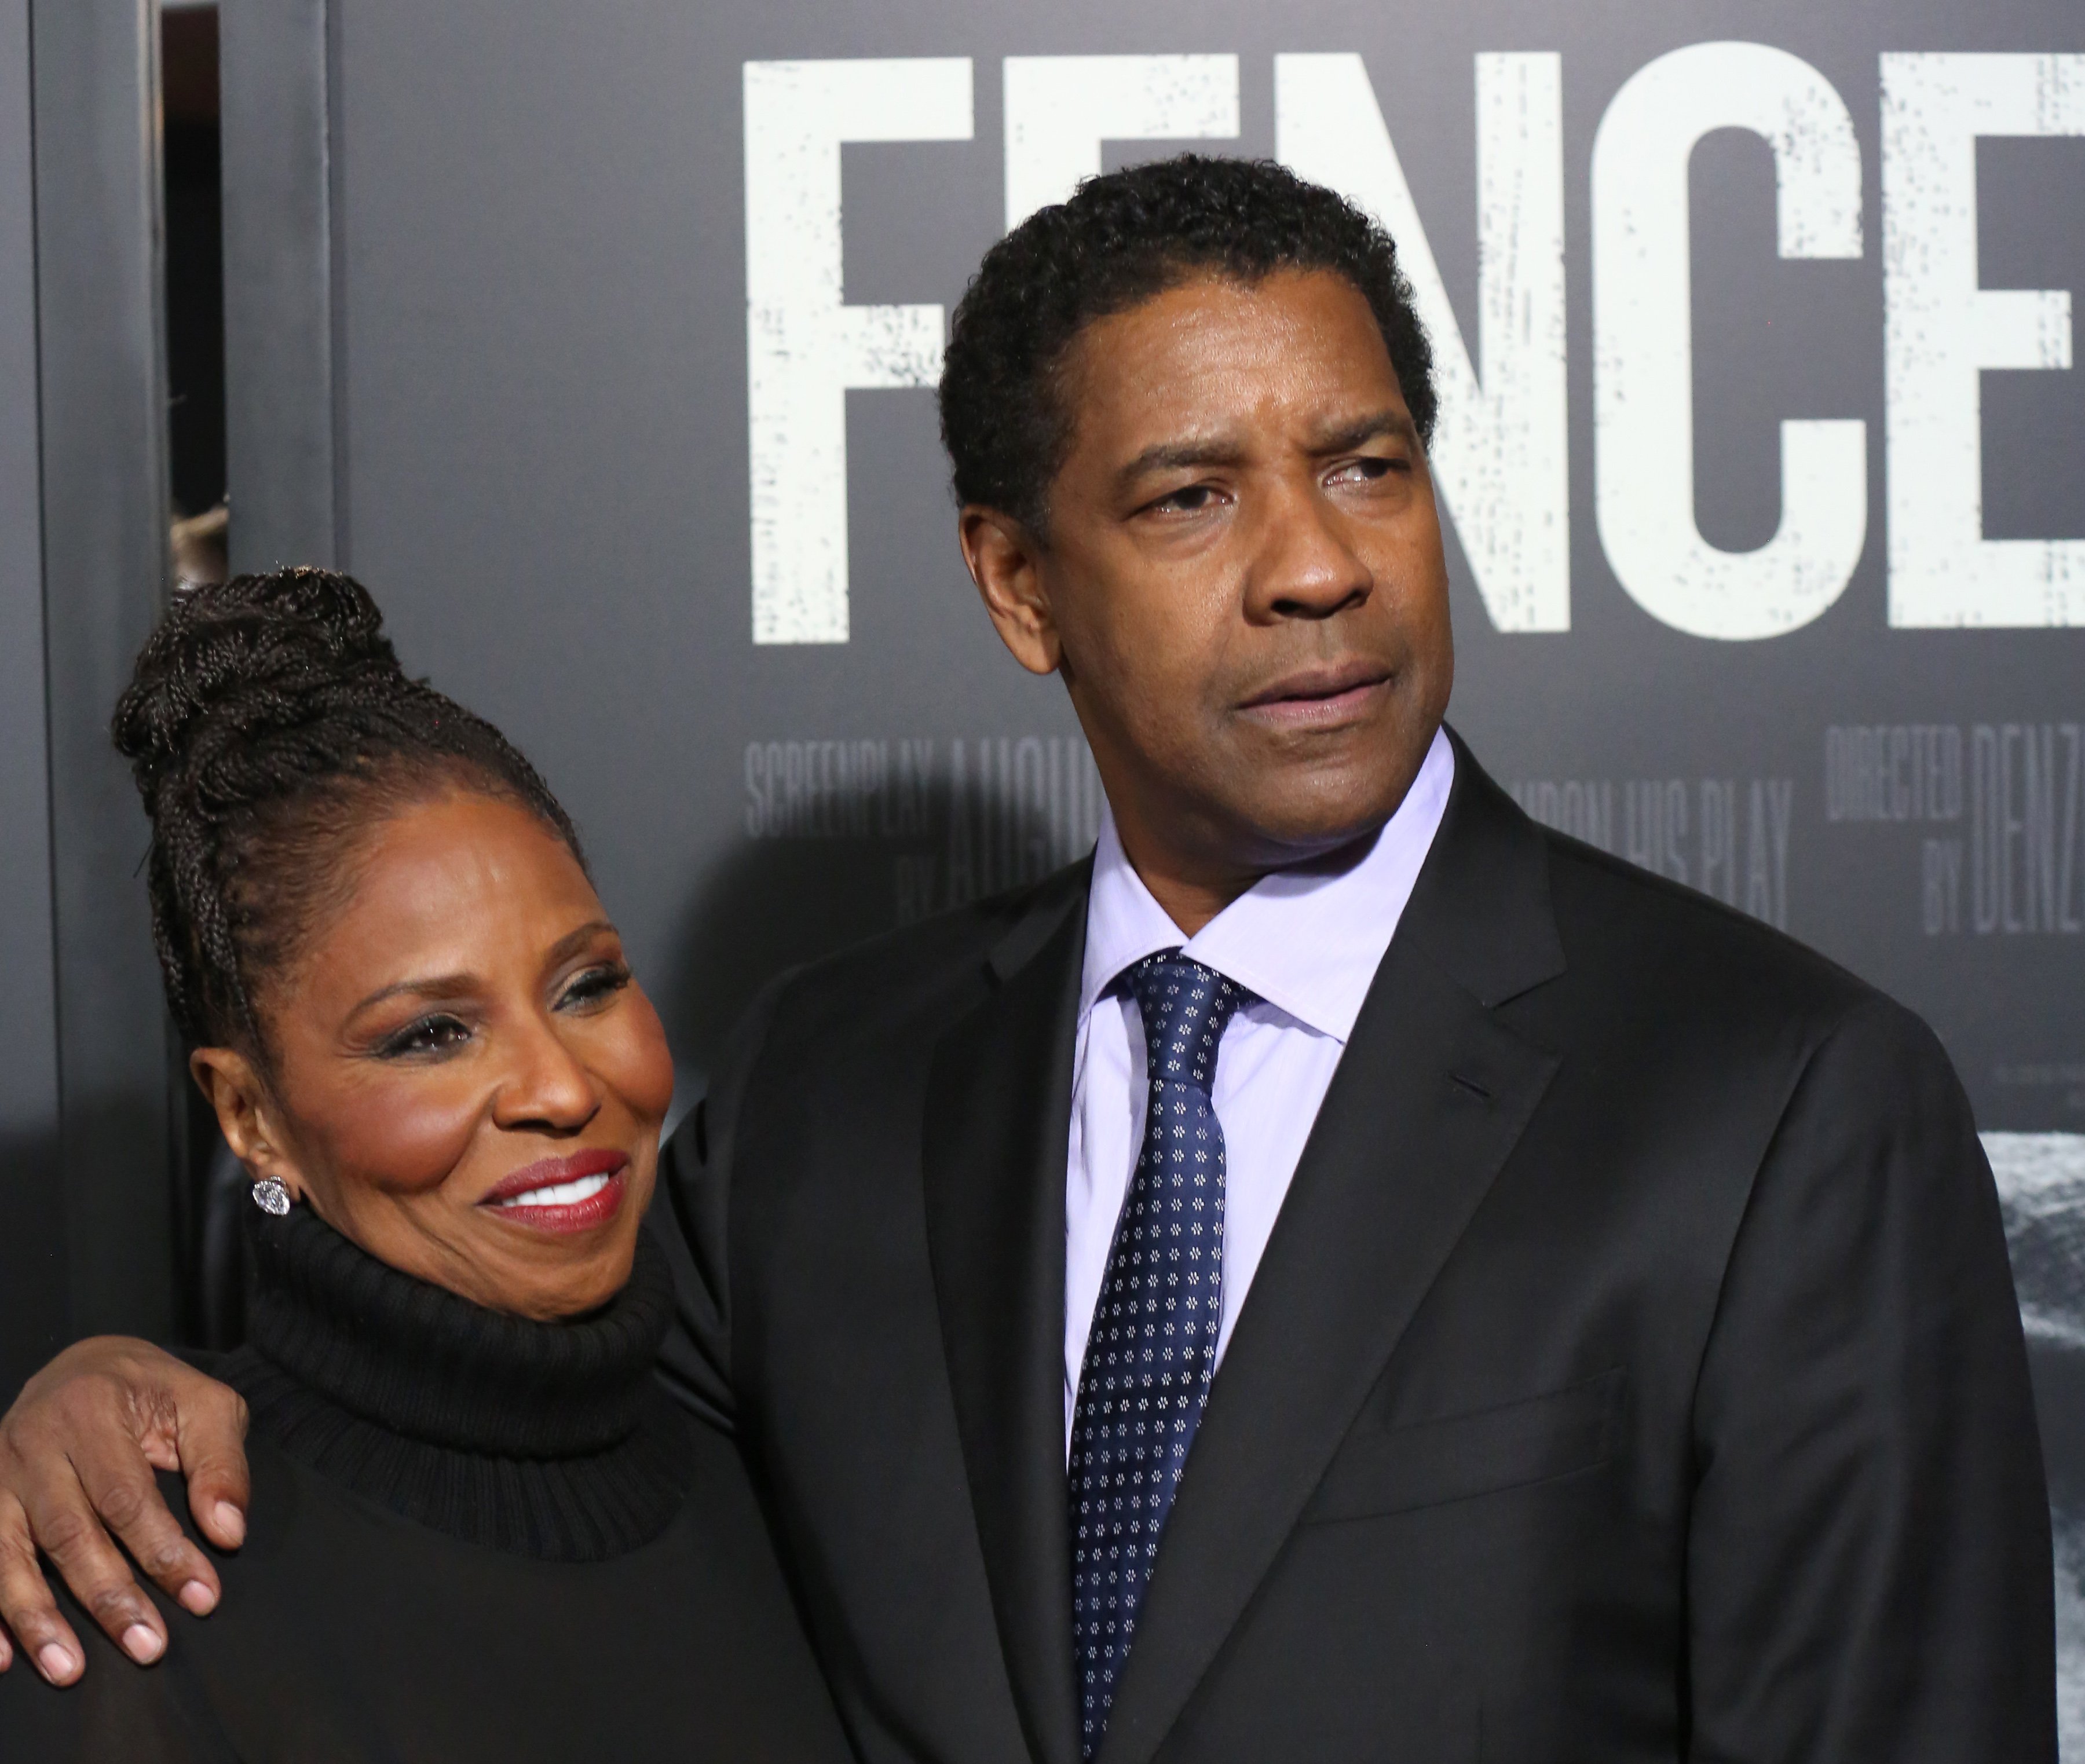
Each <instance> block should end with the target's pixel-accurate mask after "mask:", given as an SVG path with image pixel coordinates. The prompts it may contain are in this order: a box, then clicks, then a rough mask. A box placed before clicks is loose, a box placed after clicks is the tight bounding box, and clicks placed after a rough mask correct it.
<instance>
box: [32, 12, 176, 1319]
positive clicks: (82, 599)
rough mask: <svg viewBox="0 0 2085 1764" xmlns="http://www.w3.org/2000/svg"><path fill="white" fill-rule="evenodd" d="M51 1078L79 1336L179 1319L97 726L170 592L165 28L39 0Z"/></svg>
mask: <svg viewBox="0 0 2085 1764" xmlns="http://www.w3.org/2000/svg"><path fill="white" fill-rule="evenodd" d="M31 18H32V26H33V30H34V54H33V66H34V70H35V110H36V229H37V239H36V244H37V253H36V272H37V287H38V302H39V308H40V312H41V314H42V316H43V322H42V328H41V332H40V359H41V375H42V424H43V427H42V480H43V530H44V570H43V575H44V604H45V617H46V621H47V626H46V655H47V658H48V665H49V675H48V678H49V693H50V704H51V715H50V725H49V727H50V767H51V781H52V782H51V802H52V816H51V830H52V850H53V866H54V873H55V876H56V888H55V901H56V911H57V946H56V947H57V993H58V1030H59V1033H58V1042H57V1049H58V1078H59V1083H60V1087H61V1096H62V1109H63V1128H62V1147H61V1151H62V1159H63V1164H62V1169H63V1187H64V1194H65V1198H66V1232H67V1250H68V1257H69V1264H68V1274H69V1278H70V1305H71V1319H72V1327H73V1329H74V1332H75V1333H87V1332H89V1331H92V1330H96V1329H130V1330H134V1331H137V1332H140V1333H143V1334H166V1333H167V1332H168V1329H170V1327H171V1325H172V1317H173V1312H172V1284H173V1283H172V1254H171V1249H170V1244H169V1225H168V1219H169V1192H168V1148H169V1133H168V1094H169V1070H168V1066H169V1060H168V1045H167V1037H166V1031H165V1020H166V1016H165V1006H164V1003H163V999H162V998H161V994H160V990H159V972H158V969H157V966H156V965H155V962H154V960H153V956H152V948H151V935H150V931H149V928H148V921H147V910H146V905H145V893H144V888H143V884H142V880H141V878H140V876H139V874H138V863H139V859H141V858H142V855H143V853H144V850H145V843H146V838H147V827H146V823H145V819H144V816H143V814H142V812H141V811H140V809H139V808H138V799H137V795H136V793H135V791H134V790H133V789H132V787H131V783H130V775H129V773H128V771H127V770H126V769H125V766H124V765H123V763H122V761H121V760H120V759H119V758H118V757H117V754H116V753H115V750H114V749H113V748H112V747H111V746H110V744H109V740H108V716H109V712H110V710H112V709H113V706H114V705H115V702H116V697H117V693H118V692H119V691H120V690H121V688H122V685H123V684H124V683H125V681H127V680H128V678H129V676H130V664H131V661H132V659H133V658H134V656H135V655H136V653H137V651H138V646H139V644H141V643H142V642H143V641H144V638H145V635H146V634H147V632H148V631H149V630H151V625H152V622H153V621H154V619H155V617H157V615H158V613H159V607H160V604H161V601H162V596H163V592H164V590H165V585H166V583H167V579H168V564H167V556H166V547H167V536H166V535H167V522H166V464H165V448H166V426H165V423H166V419H165V406H164V393H163V389H162V388H163V384H164V376H163V373H162V371H161V367H160V347H159V223H158V215H159V147H158V143H159V134H158V117H157V105H156V91H157V75H158V30H157V27H158V15H157V11H156V9H155V7H153V6H151V5H149V4H147V3H144V0H33V4H32V12H31Z"/></svg>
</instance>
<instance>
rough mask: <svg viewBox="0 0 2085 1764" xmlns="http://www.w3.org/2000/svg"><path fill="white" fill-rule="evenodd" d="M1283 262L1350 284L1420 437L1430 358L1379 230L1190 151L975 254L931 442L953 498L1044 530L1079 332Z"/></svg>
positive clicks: (1333, 202)
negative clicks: (1156, 300) (1184, 290)
mask: <svg viewBox="0 0 2085 1764" xmlns="http://www.w3.org/2000/svg"><path fill="white" fill-rule="evenodd" d="M1282 269H1306V270H1310V269H1327V270H1331V272H1333V273H1334V274H1337V275H1342V276H1344V277H1345V278H1347V280H1348V281H1349V282H1352V284H1353V285H1354V286H1355V287H1356V288H1357V290H1360V292H1361V296H1362V297H1363V298H1364V299H1365V300H1367V302H1368V303H1369V309H1370V310H1371V311H1372V312H1374V314H1375V321H1376V323H1377V324H1378V326H1380V327H1381V328H1382V340H1383V342H1384V344H1385V345H1386V346H1387V347H1388V349H1389V350H1390V362H1391V367H1394V368H1395V370H1396V371H1397V383H1398V386H1399V389H1400V390H1402V391H1403V394H1404V402H1405V405H1406V407H1407V408H1408V409H1409V410H1410V411H1411V413H1412V421H1413V422H1415V423H1416V425H1417V426H1418V429H1419V435H1420V440H1421V441H1422V442H1430V441H1431V440H1432V439H1433V418H1434V414H1435V411H1436V409H1437V404H1436V401H1435V398H1434V394H1433V351H1432V350H1431V349H1430V348H1429V346H1428V345H1427V341H1426V332H1425V328H1424V327H1423V326H1422V325H1421V324H1420V322H1419V315H1418V313H1417V312H1416V310H1415V309H1414V307H1413V305H1412V284H1411V283H1410V282H1407V281H1406V280H1405V279H1404V277H1403V274H1400V273H1399V269H1398V267H1397V248H1396V246H1395V244H1392V243H1391V237H1390V235H1389V234H1388V233H1386V232H1385V231H1383V230H1382V227H1379V226H1378V225H1377V224H1376V223H1375V222H1374V221H1373V220H1371V219H1370V218H1369V217H1368V216H1367V215H1366V214H1363V213H1362V212H1361V210H1359V209H1357V208H1356V207H1355V206H1353V204H1352V203H1351V202H1349V201H1347V200H1346V199H1345V198H1344V197H1341V196H1340V195H1338V194H1336V193H1334V192H1333V191H1331V190H1328V189H1325V188H1324V187H1323V185H1321V184H1310V183H1306V181H1305V180H1303V179H1302V178H1299V177H1298V176H1296V174H1295V173H1294V172H1291V171H1289V169H1288V168H1287V167H1285V166H1281V165H1277V164H1276V163H1275V162H1274V161H1272V159H1211V158H1208V157H1207V156H1205V155H1201V154H1194V153H1187V154H1182V155H1179V156H1178V158H1176V159H1160V160H1157V161H1154V162H1153V163H1149V164H1144V165H1139V166H1134V167H1131V168H1130V169H1129V170H1127V171H1123V172H1109V173H1107V174H1106V176H1101V177H1095V178H1089V179H1088V180H1086V181H1085V183H1083V184H1081V185H1080V186H1079V188H1078V190H1077V192H1076V193H1075V194H1074V195H1073V196H1072V197H1071V199H1070V200H1069V201H1064V202H1059V203H1057V204H1056V205H1055V206H1053V207H1050V208H1045V209H1040V210H1037V212H1036V213H1034V214H1031V215H1030V216H1029V218H1027V219H1026V220H1025V221H1023V222H1022V223H1021V224H1020V225H1019V226H1018V227H1015V228H1014V230H1013V231H1012V232H1010V233H1009V234H1008V235H1006V237H1005V238H1004V239H1002V240H1000V242H999V243H998V244H996V245H994V246H993V247H992V249H991V250H990V251H988V252H986V253H985V257H984V261H983V263H982V264H981V265H979V268H978V273H977V274H976V275H975V277H974V278H972V279H971V282H970V286H969V288H968V289H967V290H965V292H964V295H963V298H962V301H961V303H958V306H957V307H956V313H955V317H954V320H953V321H952V323H951V324H950V325H949V352H948V355H947V357H946V358H945V361H944V362H943V363H942V367H941V443H942V445H943V446H944V447H946V448H947V449H948V452H949V462H950V463H951V464H952V465H953V467H954V469H955V490H956V498H957V500H958V501H959V502H979V503H983V505H984V506H986V507H989V508H996V509H999V510H1000V511H1003V512H1004V513H1006V514H1009V515H1013V517H1014V519H1017V520H1018V521H1020V522H1021V524H1023V525H1024V526H1026V527H1027V528H1029V529H1030V531H1031V532H1034V533H1035V534H1037V535H1038V536H1041V535H1042V532H1043V530H1044V520H1045V517H1046V515H1047V500H1048V494H1049V488H1050V485H1051V481H1052V480H1054V479H1055V477H1056V475H1057V473H1058V470H1059V468H1060V467H1061V466H1062V465H1063V464H1064V455H1065V452H1066V450H1067V448H1068V447H1069V446H1070V444H1071V423H1070V418H1069V413H1068V412H1067V411H1065V410H1064V409H1062V408H1061V405H1060V401H1059V388H1060V382H1061V379H1062V375H1061V372H1060V370H1061V369H1062V367H1063V366H1064V359H1065V357H1066V354H1068V351H1069V350H1070V348H1071V346H1072V341H1074V340H1075V339H1076V337H1077V336H1078V334H1079V333H1080V332H1081V331H1082V330H1084V329H1085V328H1086V326H1088V325H1089V324H1092V323H1093V321H1094V320H1096V319H1101V318H1105V317H1106V316H1108V315H1109V314H1110V313H1115V312H1126V311H1127V310H1128V309H1129V308H1130V307H1135V306H1139V305H1141V304H1142V303H1144V301H1146V300H1148V299H1152V298H1153V296H1154V295H1159V294H1162V293H1164V292H1165V291H1166V290H1167V289H1169V288H1171V287H1174V286H1178V284H1179V283H1180V282H1183V281H1184V280H1186V279H1187V278H1189V277H1191V276H1193V275H1195V274H1207V273H1213V274H1217V275H1221V276H1224V277H1226V278H1232V279H1234V280H1237V281H1239V282H1245V283H1247V284H1250V283H1252V282H1258V281H1259V279H1260V278H1262V277H1263V276H1267V275H1270V274H1273V273H1274V272H1275V271H1276V270H1282Z"/></svg>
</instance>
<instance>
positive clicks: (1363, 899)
mask: <svg viewBox="0 0 2085 1764" xmlns="http://www.w3.org/2000/svg"><path fill="white" fill-rule="evenodd" d="M1454 778H1455V752H1454V748H1453V747H1452V746H1450V744H1449V740H1448V737H1447V736H1446V733H1445V731H1440V730H1436V731H1434V735H1433V745H1432V746H1430V747H1429V748H1427V750H1426V757H1425V760H1424V761H1421V762H1420V767H1419V775H1418V776H1417V777H1416V778H1414V779H1413V780H1412V788H1411V789H1410V790H1408V791H1406V792H1405V794H1404V800H1403V802H1402V803H1400V804H1398V808H1397V812H1396V813H1395V814H1394V815H1392V816H1391V817H1390V819H1389V820H1388V821H1386V822H1385V823H1384V825H1383V827H1382V831H1381V832H1380V833H1378V834H1377V835H1376V836H1375V839H1374V842H1373V843H1372V844H1371V845H1370V846H1369V849H1368V850H1367V852H1366V854H1365V855H1363V856H1362V858H1361V859H1360V861H1359V862H1357V863H1354V864H1352V865H1351V866H1349V867H1348V868H1347V869H1345V870H1343V871H1340V872H1339V873H1337V874H1336V875H1328V874H1326V873H1324V872H1323V871H1306V870H1277V871H1275V872H1274V873H1273V874H1272V875H1271V876H1263V877H1261V878H1260V880H1259V881H1258V882H1256V883H1255V884H1253V886H1252V887H1251V888H1248V889H1247V890H1246V892H1245V893H1243V894H1242V895H1240V896H1239V897H1238V898H1237V899H1236V900H1235V901H1232V902H1231V904H1230V905H1229V906H1227V907H1225V909H1224V910H1223V911H1222V912H1221V913H1219V914H1217V916H1216V917H1215V918H1212V919H1211V920H1210V921H1209V922H1208V924H1206V925H1204V927H1202V928H1201V930H1200V931H1197V932H1196V933H1195V935H1194V936H1192V937H1191V938H1187V939H1183V938H1182V936H1181V935H1180V927H1178V926H1177V925H1175V924H1174V922H1173V921H1172V919H1171V918H1169V917H1168V916H1167V914H1166V909H1165V908H1164V907H1162V906H1161V905H1159V904H1158V902H1157V901H1156V900H1155V899H1153V897H1152V893H1151V891H1150V889H1149V888H1146V887H1145V886H1144V880H1143V878H1142V877H1140V876H1138V875H1137V873H1136V871H1135V870H1134V869H1132V867H1130V863H1129V859H1127V857H1126V856H1125V855H1124V854H1123V849H1122V841H1121V838H1120V837H1119V835H1118V834H1117V833H1116V832H1115V817H1114V816H1113V815H1112V814H1107V815H1103V816H1102V821H1101V833H1100V842H1099V844H1098V846H1095V848H1094V850H1093V890H1092V893H1091V894H1090V895H1089V897H1088V900H1087V902H1086V957H1085V969H1084V970H1083V973H1082V974H1081V983H1080V989H1079V1012H1080V1016H1081V1019H1082V1020H1083V1018H1084V1017H1085V1014H1086V1013H1087V1012H1088V1011H1091V1010H1092V1009H1093V1006H1094V1004H1095V1003H1096V1002H1097V1001H1098V999H1100V997H1101V995H1102V994H1103V993H1105V992H1106V990H1108V987H1109V986H1110V983H1111V982H1113V981H1114V979H1115V977H1116V976H1117V975H1118V974H1119V973H1121V972H1122V971H1123V969H1125V968H1127V967H1128V966H1129V965H1130V964H1131V963H1132V962H1135V961H1141V960H1143V959H1144V957H1145V956H1150V955H1155V954H1156V953H1157V952H1158V951H1160V950H1161V949H1173V948H1180V949H1181V950H1182V951H1183V953H1184V954H1186V955H1187V956H1190V957H1191V958H1192V959H1193V960H1196V961H1199V962H1201V963H1202V964H1204V965H1205V966H1207V967H1210V968H1213V969H1216V970H1217V973H1221V974H1222V975H1224V976H1225V977H1227V978H1229V979H1231V980H1234V981H1236V982H1238V984H1239V985H1240V986H1247V987H1250V988H1251V990H1253V991H1255V992H1256V993H1258V994H1259V995H1260V997H1261V998H1263V999H1266V1000H1267V1002H1268V1003H1269V1004H1271V1005H1273V1006H1274V1007H1276V1009H1278V1010H1280V1011H1282V1012H1283V1013H1284V1014H1285V1015H1286V1016H1290V1017H1293V1018H1294V1019H1295V1020H1296V1021H1297V1022H1298V1023H1301V1024H1304V1025H1305V1026H1306V1028H1312V1029H1315V1030H1317V1031H1318V1032H1319V1033H1320V1034H1322V1035H1328V1036H1330V1037H1332V1038H1333V1039H1334V1040H1335V1041H1341V1042H1344V1041H1345V1040H1346V1039H1347V1037H1348V1036H1349V1035H1351V1034H1352V1033H1353V1028H1354V1020H1355V1018H1357V1016H1360V1015H1361V1001H1362V1000H1363V999H1365V998H1366V997H1367V996H1368V990H1369V985H1370V984H1371V983H1372V982H1374V979H1375V971H1376V969H1377V968H1378V966H1379V965H1381V964H1382V957H1383V952H1384V951H1386V949H1388V948H1390V940H1391V937H1392V936H1393V935H1395V932H1396V931H1397V924H1398V921H1399V919H1400V918H1403V914H1404V906H1405V903H1406V902H1407V901H1409V900H1410V899H1411V898H1412V885H1413V884H1414V883H1416V881H1417V880H1419V870H1420V865H1422V864H1423V863H1425V861H1426V854H1427V853H1428V852H1429V850H1432V849H1433V836H1434V834H1435V833H1437V832H1438V831H1439V830H1440V827H1441V817H1442V815H1443V814H1444V813H1445V812H1446V810H1447V807H1448V791H1449V788H1450V786H1451V785H1452V784H1453V783H1454Z"/></svg>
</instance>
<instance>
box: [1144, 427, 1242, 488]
mask: <svg viewBox="0 0 2085 1764" xmlns="http://www.w3.org/2000/svg"><path fill="white" fill-rule="evenodd" d="M1245 457H1246V450H1245V449H1244V447H1242V446H1240V445H1239V444H1238V443H1237V442H1235V441H1225V440H1221V439H1218V438H1217V437H1216V436H1215V435H1205V436H1189V437H1188V438H1187V439H1185V440H1180V441H1160V442H1156V443H1153V445H1152V446H1150V447H1146V448H1145V449H1144V451H1143V452H1141V453H1140V454H1138V455H1137V456H1136V458H1135V459H1133V460H1130V461H1129V463H1128V464H1126V465H1124V466H1123V468H1122V469H1121V470H1119V472H1117V473H1115V481H1116V482H1117V483H1118V484H1124V485H1127V484H1133V483H1135V482H1136V480H1137V479H1139V478H1140V477H1144V474H1145V473H1149V472H1178V471H1184V470H1186V469H1189V468H1190V467H1193V466H1197V465H1242V464H1244V463H1245Z"/></svg>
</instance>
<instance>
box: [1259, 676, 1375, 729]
mask: <svg viewBox="0 0 2085 1764" xmlns="http://www.w3.org/2000/svg"><path fill="white" fill-rule="evenodd" d="M1390 677H1391V675H1390V670H1389V669H1388V668H1386V667H1384V666H1383V664H1382V663H1381V662H1374V661H1359V660H1357V661H1350V662H1338V663H1330V664H1322V665H1319V666H1317V667H1312V668H1298V669H1297V671H1296V672H1294V673H1291V674H1285V675H1284V676H1282V677H1281V678H1280V679H1279V680H1277V681H1275V682H1274V683H1273V684H1272V685H1269V686H1267V687H1265V688H1263V689H1262V690H1260V691H1259V692H1257V693H1254V694H1253V696H1252V697H1251V698H1248V699H1246V701H1245V702H1244V703H1243V704H1242V705H1241V706H1239V709H1241V710H1243V711H1244V712H1245V714H1246V715H1247V716H1249V717H1251V718H1252V719H1255V721H1257V722H1260V723H1269V724H1272V726H1274V727H1276V728H1282V729H1319V728H1335V727H1338V726H1339V725H1340V724H1341V723H1351V722H1352V721H1353V720H1354V719H1356V718H1357V717H1359V716H1361V715H1365V713H1366V712H1367V711H1368V710H1370V709H1371V708H1373V706H1374V703H1375V701H1376V699H1377V698H1378V696H1379V695H1380V694H1381V693H1382V691H1383V689H1385V688H1386V686H1387V685H1389V684H1390Z"/></svg>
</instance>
